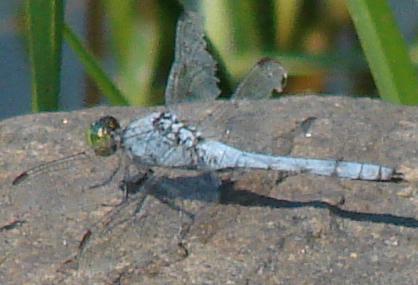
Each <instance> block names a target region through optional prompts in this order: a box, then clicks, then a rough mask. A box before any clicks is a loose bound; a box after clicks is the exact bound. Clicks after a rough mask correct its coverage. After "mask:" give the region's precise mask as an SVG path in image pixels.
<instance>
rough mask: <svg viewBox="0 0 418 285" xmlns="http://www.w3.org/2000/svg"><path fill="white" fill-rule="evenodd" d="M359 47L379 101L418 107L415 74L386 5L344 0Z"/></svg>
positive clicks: (382, 0)
mask: <svg viewBox="0 0 418 285" xmlns="http://www.w3.org/2000/svg"><path fill="white" fill-rule="evenodd" d="M347 5H348V9H349V12H350V14H351V17H352V19H353V22H354V25H355V27H356V30H357V33H358V36H359V38H360V42H361V45H362V47H363V50H364V53H365V55H366V58H367V60H368V62H369V66H370V69H371V72H372V74H373V78H374V80H375V83H376V85H377V88H378V90H379V93H380V97H382V99H383V100H386V101H389V102H393V103H400V104H405V105H416V104H418V81H417V73H416V71H415V69H414V67H413V64H412V62H411V59H410V58H409V55H408V50H407V46H406V43H405V41H404V39H403V38H402V35H401V34H400V31H399V28H398V27H397V25H396V22H395V20H394V17H393V15H392V13H391V10H390V7H389V5H388V2H387V1H385V0H347Z"/></svg>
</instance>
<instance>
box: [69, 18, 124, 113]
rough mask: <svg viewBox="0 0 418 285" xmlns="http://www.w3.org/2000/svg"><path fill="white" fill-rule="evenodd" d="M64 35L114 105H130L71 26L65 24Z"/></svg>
mask: <svg viewBox="0 0 418 285" xmlns="http://www.w3.org/2000/svg"><path fill="white" fill-rule="evenodd" d="M63 31H64V37H65V40H66V41H67V42H68V44H69V45H70V47H71V48H72V49H73V50H74V52H75V53H76V54H77V55H78V58H79V59H80V61H81V63H82V64H83V66H84V68H85V69H86V72H87V74H88V75H89V76H90V77H91V79H92V80H93V81H94V82H95V83H96V85H97V87H98V88H99V89H100V91H101V92H103V95H104V96H105V97H106V98H107V99H108V100H109V102H110V103H111V104H112V105H129V102H128V100H127V99H126V98H125V96H123V94H122V92H121V91H120V90H119V89H118V88H117V87H116V85H115V84H113V82H112V80H111V79H110V78H109V77H108V76H107V75H106V72H105V71H104V70H103V69H102V68H101V67H100V65H99V63H98V62H97V61H96V59H95V58H94V56H93V55H92V54H91V53H90V52H89V51H88V50H87V48H85V47H84V46H83V44H82V43H81V41H80V40H79V39H78V37H77V36H76V34H75V33H74V32H73V31H72V30H71V28H70V27H69V26H68V25H66V24H64V29H63Z"/></svg>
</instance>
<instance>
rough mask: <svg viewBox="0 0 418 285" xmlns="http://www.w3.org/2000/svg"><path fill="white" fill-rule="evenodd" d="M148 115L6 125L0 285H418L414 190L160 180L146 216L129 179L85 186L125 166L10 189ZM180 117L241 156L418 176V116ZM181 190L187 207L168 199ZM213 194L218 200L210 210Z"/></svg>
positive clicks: (335, 106) (93, 162)
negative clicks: (108, 128) (95, 125)
mask: <svg viewBox="0 0 418 285" xmlns="http://www.w3.org/2000/svg"><path fill="white" fill-rule="evenodd" d="M153 110H155V109H153ZM150 111H151V110H150V109H135V108H95V109H90V110H83V111H77V112H71V113H49V114H37V115H28V116H22V117H17V118H12V119H8V120H5V121H2V122H1V123H0V149H1V151H0V169H1V171H0V283H1V284H418V270H417V268H418V221H417V219H418V210H417V206H418V195H417V191H416V184H415V183H413V182H401V183H379V182H362V181H348V180H341V179H337V178H334V177H315V176H309V175H307V174H286V173H277V172H272V171H246V170H235V171H226V172H222V173H218V174H217V175H218V176H219V177H220V178H222V180H223V184H222V186H221V187H220V191H221V192H219V193H216V191H215V190H214V189H213V187H212V188H211V187H210V185H212V184H211V182H210V181H211V179H208V177H209V178H210V175H208V174H200V173H192V172H187V171H170V170H166V169H156V170H155V173H156V174H157V175H158V177H157V178H155V179H153V180H151V181H149V182H147V183H146V185H147V186H146V187H145V189H146V190H147V191H148V192H150V193H151V194H153V195H148V196H147V197H148V198H146V199H145V202H144V203H143V206H142V207H141V209H137V208H138V204H139V203H140V201H141V198H143V195H142V194H143V192H140V193H136V194H131V195H130V198H129V200H128V202H126V203H124V204H122V205H118V203H119V202H120V201H121V199H122V196H123V194H122V192H121V191H119V184H120V183H119V182H120V180H121V175H120V174H117V175H116V176H115V178H114V179H113V180H112V182H110V183H107V184H105V185H104V186H102V187H95V188H92V189H90V188H89V186H91V185H94V184H97V183H100V182H102V181H103V180H105V179H106V178H107V177H109V175H110V174H111V173H112V172H113V170H114V169H115V167H117V162H118V161H117V160H118V159H117V156H115V157H109V158H94V159H90V158H87V159H83V160H79V161H74V162H69V163H67V164H65V165H61V166H60V169H55V171H53V172H51V173H49V174H48V175H44V174H41V175H38V176H35V177H32V178H30V179H28V180H26V181H24V182H23V183H21V184H19V185H17V186H12V185H11V183H12V181H13V178H14V177H16V176H17V175H18V174H19V173H20V172H22V171H23V170H26V169H28V168H30V167H33V166H36V165H39V164H40V163H42V162H46V161H50V160H54V159H57V158H60V157H63V156H67V155H70V154H73V153H77V152H80V151H83V150H85V149H87V145H86V143H85V140H84V139H85V134H84V129H85V128H86V127H87V126H88V125H89V123H90V122H91V121H93V120H95V119H97V118H98V117H100V116H102V115H104V114H110V115H113V116H115V117H117V118H120V119H121V121H122V124H123V125H126V124H127V123H128V121H129V120H131V119H133V118H135V117H137V116H140V115H143V114H145V113H148V112H150ZM177 111H179V113H181V116H180V117H181V118H184V119H186V120H187V122H190V123H191V124H197V125H199V126H201V128H202V132H203V134H204V135H205V134H206V135H207V136H210V137H211V138H216V139H219V140H222V141H224V142H226V143H229V144H231V145H234V146H237V147H240V148H243V149H245V150H250V151H258V152H268V153H275V154H289V155H294V156H310V157H317V158H340V159H345V160H360V161H364V162H371V163H381V164H385V165H388V166H402V165H406V166H409V167H412V168H414V165H418V158H417V142H418V126H417V122H418V110H417V109H416V108H413V107H399V106H393V105H389V104H386V103H382V102H380V101H376V100H370V99H349V98H342V97H316V96H306V97H287V98H282V99H280V100H271V101H257V102H237V103H230V102H217V103H216V104H215V105H211V106H209V105H183V106H181V107H178V108H177ZM417 168H418V167H417ZM136 172H137V170H136V169H131V174H132V175H135V173H136ZM212 180H213V179H212ZM130 184H132V183H130ZM134 186H135V185H130V187H132V189H134V188H135V187H134ZM143 191H144V190H143ZM175 191H177V192H178V193H179V195H181V196H182V197H183V198H185V199H176V200H173V199H171V197H170V194H172V193H174V192H175ZM205 191H206V192H205ZM208 191H212V192H211V193H212V194H213V195H212V196H213V197H211V200H214V199H218V198H219V199H218V200H219V202H220V203H213V201H212V202H208V201H206V200H207V199H205V198H207V197H206V196H205V195H204V194H205V193H206V194H207V193H208ZM214 191H215V192H214ZM215 194H219V195H215ZM179 208H181V209H183V211H182V212H181V214H180V212H179ZM135 211H136V212H137V213H136V214H135Z"/></svg>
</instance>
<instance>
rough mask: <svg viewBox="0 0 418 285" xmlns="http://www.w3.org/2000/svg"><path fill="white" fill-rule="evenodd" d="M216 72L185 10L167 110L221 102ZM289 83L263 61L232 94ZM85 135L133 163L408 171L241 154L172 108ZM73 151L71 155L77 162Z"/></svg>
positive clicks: (362, 176)
mask: <svg viewBox="0 0 418 285" xmlns="http://www.w3.org/2000/svg"><path fill="white" fill-rule="evenodd" d="M215 73H216V61H215V60H214V59H213V57H212V56H211V54H210V53H209V52H208V50H207V43H206V42H205V38H204V29H203V24H202V20H201V18H200V16H199V15H198V14H197V13H196V12H192V11H186V12H184V14H183V15H182V16H181V17H180V19H179V21H178V24H177V31H176V45H175V59H174V63H173V65H172V67H171V70H170V74H169V77H168V83H167V87H166V91H165V99H166V104H167V106H168V108H169V109H170V108H172V106H176V104H179V103H182V102H187V101H193V100H199V101H211V100H215V99H216V98H217V97H218V96H219V95H220V93H221V92H220V89H219V87H218V81H219V80H218V78H217V77H216V75H215ZM286 80H287V71H286V70H285V68H284V67H283V66H282V65H281V64H280V63H279V62H277V61H276V60H273V59H270V58H263V59H261V60H260V61H258V62H257V64H256V65H255V66H254V67H253V68H252V69H251V70H250V72H249V73H248V74H247V75H246V77H245V78H244V79H243V80H242V81H241V82H240V84H239V85H238V87H237V88H236V90H235V92H234V94H232V96H231V99H232V100H254V99H262V98H269V97H270V96H271V94H272V92H273V91H276V92H279V93H280V92H282V91H283V89H284V87H285V84H286ZM87 134H88V135H87V137H88V141H89V144H90V146H91V147H92V149H93V151H94V153H95V154H96V155H98V156H110V155H113V154H115V153H123V155H124V156H125V157H127V158H128V160H129V161H133V162H134V163H135V164H136V165H140V166H141V167H149V168H152V167H164V168H180V169H188V170H198V171H217V170H223V169H237V168H245V169H266V170H275V171H284V172H292V173H309V174H312V175H322V176H334V177H338V178H344V179H353V180H366V181H399V180H402V179H403V175H402V173H400V172H399V171H397V170H396V169H395V168H393V167H389V166H384V165H380V164H372V163H363V162H350V161H344V160H340V159H317V158H307V157H292V156H274V155H269V154H261V153H253V152H247V151H243V150H240V149H238V148H235V147H233V146H230V145H227V144H225V143H222V142H220V141H216V140H211V139H208V138H205V137H204V136H203V135H202V133H201V132H200V131H199V130H198V129H197V128H196V127H194V126H189V125H187V124H186V123H185V122H183V121H181V120H180V119H178V117H177V116H176V114H174V113H173V112H170V111H164V112H154V113H151V114H149V115H147V116H145V117H141V118H138V119H136V120H133V121H132V122H130V123H129V124H128V125H127V126H126V127H125V128H122V127H121V125H120V123H119V121H118V120H117V119H116V118H114V117H112V116H104V117H102V118H100V119H99V120H97V121H95V122H93V123H92V124H91V126H90V128H89V129H88V130H87ZM82 154H84V152H83V153H82ZM74 156H77V155H74ZM74 156H71V157H69V158H67V159H68V160H72V159H74ZM57 162H58V163H61V162H62V160H58V161H57ZM57 162H56V163H57ZM45 168H48V166H45V165H44V166H42V167H40V168H38V167H35V168H34V169H30V170H28V171H26V172H23V173H22V174H21V175H19V176H18V177H17V178H16V179H15V180H14V181H13V184H18V183H20V182H21V181H23V180H24V179H26V178H27V177H29V176H31V175H32V174H35V173H37V172H40V171H44V169H45Z"/></svg>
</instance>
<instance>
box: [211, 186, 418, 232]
mask: <svg viewBox="0 0 418 285" xmlns="http://www.w3.org/2000/svg"><path fill="white" fill-rule="evenodd" d="M219 203H220V204H223V205H241V206H246V207H268V208H275V209H283V208H287V209H297V208H303V207H311V208H317V209H328V210H329V211H330V213H332V214H333V215H335V216H337V217H340V218H343V219H348V220H352V221H358V222H370V223H378V224H387V225H395V226H403V227H407V228H418V220H417V219H415V218H412V217H403V216H397V215H393V214H386V213H385V214H379V213H366V212H358V211H350V210H343V209H341V208H339V207H338V206H336V205H333V204H331V203H328V202H325V201H320V200H312V201H289V200H283V199H276V198H272V197H269V196H265V195H260V194H257V193H254V192H251V191H248V190H236V189H234V186H233V182H226V183H224V184H223V185H222V189H221V196H220V201H219Z"/></svg>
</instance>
